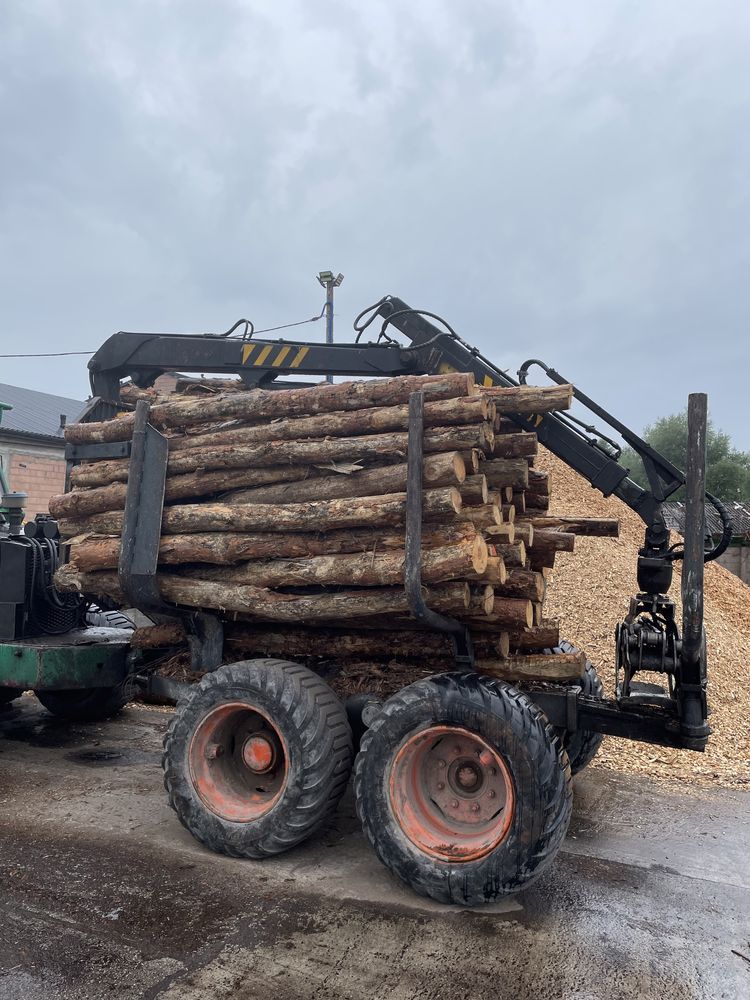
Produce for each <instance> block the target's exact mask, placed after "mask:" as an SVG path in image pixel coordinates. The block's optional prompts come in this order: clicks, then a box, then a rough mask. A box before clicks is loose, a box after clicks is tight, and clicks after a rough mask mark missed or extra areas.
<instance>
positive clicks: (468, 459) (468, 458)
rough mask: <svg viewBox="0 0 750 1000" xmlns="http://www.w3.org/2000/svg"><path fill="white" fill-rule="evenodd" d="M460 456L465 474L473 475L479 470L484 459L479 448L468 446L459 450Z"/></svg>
mask: <svg viewBox="0 0 750 1000" xmlns="http://www.w3.org/2000/svg"><path fill="white" fill-rule="evenodd" d="M461 458H462V459H463V460H464V465H465V466H466V472H467V475H470V476H473V475H476V473H477V472H479V469H480V466H481V464H482V462H483V460H484V452H483V451H481V450H480V449H479V448H470V449H467V450H464V451H462V452H461Z"/></svg>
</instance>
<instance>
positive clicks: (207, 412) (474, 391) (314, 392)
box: [151, 372, 479, 427]
mask: <svg viewBox="0 0 750 1000" xmlns="http://www.w3.org/2000/svg"><path fill="white" fill-rule="evenodd" d="M417 390H419V391H421V392H423V393H424V397H425V401H432V400H436V399H454V398H457V397H460V396H472V395H478V393H479V389H478V387H477V386H476V385H475V383H474V376H473V375H470V374H463V373H461V372H449V373H447V374H445V375H401V376H398V377H396V378H387V379H372V380H369V381H365V382H341V383H338V384H332V385H326V384H325V383H323V384H321V385H316V386H313V387H312V388H302V389H284V390H283V391H281V392H280V391H278V390H276V391H274V390H265V389H250V390H248V391H247V392H240V393H232V394H227V395H221V396H216V397H215V398H214V399H211V400H205V399H178V400H175V401H174V402H169V403H162V404H160V405H157V406H154V407H153V408H152V410H151V417H152V420H153V421H154V424H155V425H156V426H163V427H190V426H192V425H194V424H202V423H205V422H206V421H207V420H215V419H221V420H226V419H227V418H232V417H239V418H241V419H243V420H255V421H261V420H269V419H274V418H276V417H291V416H301V415H314V414H316V413H333V412H335V411H337V410H360V409H363V408H366V407H371V406H393V405H398V404H399V403H407V402H408V401H409V396H410V395H411V393H412V392H415V391H417Z"/></svg>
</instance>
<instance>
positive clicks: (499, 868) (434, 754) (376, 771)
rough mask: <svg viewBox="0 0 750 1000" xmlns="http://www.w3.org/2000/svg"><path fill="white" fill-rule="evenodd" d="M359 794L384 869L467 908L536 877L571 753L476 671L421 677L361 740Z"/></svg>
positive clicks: (539, 719) (546, 858)
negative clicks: (422, 678)
mask: <svg viewBox="0 0 750 1000" xmlns="http://www.w3.org/2000/svg"><path fill="white" fill-rule="evenodd" d="M354 790H355V796H356V801H357V811H358V813H359V816H360V819H361V821H362V825H363V828H364V831H365V834H366V835H367V837H368V839H369V840H370V843H371V844H372V846H373V847H374V849H375V852H376V854H377V855H378V857H379V858H380V860H381V861H382V862H383V864H384V865H386V866H387V867H388V868H389V869H390V870H391V871H392V872H393V873H394V874H395V875H396V876H398V878H400V879H401V881H402V882H405V883H406V884H407V885H408V886H410V887H411V888H412V889H414V890H415V891H416V892H418V893H420V894H422V895H424V896H430V897H432V898H433V899H436V900H438V901H439V902H441V903H459V904H462V905H465V906H475V905H479V904H483V903H488V902H492V901H494V900H496V899H498V897H501V896H504V895H507V894H509V893H513V892H516V891H517V890H519V889H522V888H524V887H525V886H528V885H529V884H530V883H531V882H533V881H534V880H535V879H536V878H538V877H539V875H541V874H542V872H543V871H544V870H545V869H546V868H547V867H548V866H549V865H550V864H551V862H552V860H553V859H554V857H555V855H556V854H557V852H558V850H559V848H560V845H561V844H562V842H563V839H564V837H565V833H566V831H567V829H568V824H569V822H570V813H571V806H572V791H571V780H570V765H569V763H568V757H567V754H566V753H565V751H564V749H563V748H562V746H561V744H560V741H559V740H558V738H557V736H556V734H555V731H554V730H553V729H552V727H551V726H550V725H549V724H548V722H547V721H546V719H545V716H544V715H543V713H542V712H541V711H540V710H539V709H538V708H537V707H536V706H535V705H534V703H533V702H532V701H531V700H530V699H529V698H528V697H527V696H526V695H524V694H522V693H521V692H520V691H518V690H516V689H515V688H513V687H511V686H510V685H508V684H505V683H503V682H501V681H495V680H490V679H488V678H485V677H480V676H479V675H478V674H443V675H438V676H436V677H431V678H428V679H426V680H422V681H417V682H416V683H415V684H411V685H410V686H409V687H407V688H404V689H403V690H402V691H400V692H399V693H398V694H396V695H394V696H393V697H392V698H390V699H389V700H388V701H386V702H385V703H384V705H383V707H382V710H381V712H380V714H379V715H378V716H377V717H376V718H375V719H374V720H373V722H372V724H371V725H370V728H369V729H368V730H367V732H366V733H365V734H364V736H363V738H362V746H361V750H360V753H359V755H358V756H357V760H356V764H355V776H354Z"/></svg>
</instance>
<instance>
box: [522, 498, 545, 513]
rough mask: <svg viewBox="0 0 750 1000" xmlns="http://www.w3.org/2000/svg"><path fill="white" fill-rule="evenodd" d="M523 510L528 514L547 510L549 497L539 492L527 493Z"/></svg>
mask: <svg viewBox="0 0 750 1000" xmlns="http://www.w3.org/2000/svg"><path fill="white" fill-rule="evenodd" d="M525 510H526V512H528V513H529V514H532V515H534V514H537V513H546V511H548V510H549V497H547V496H542V494H541V493H527V494H526V505H525Z"/></svg>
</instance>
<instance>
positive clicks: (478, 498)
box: [441, 474, 487, 505]
mask: <svg viewBox="0 0 750 1000" xmlns="http://www.w3.org/2000/svg"><path fill="white" fill-rule="evenodd" d="M441 485H442V484H441ZM460 485H461V499H462V500H463V502H464V503H465V504H467V505H471V504H483V503H487V477H486V476H484V475H482V474H478V475H472V476H467V477H466V479H465V480H464V481H463V483H461V484H460Z"/></svg>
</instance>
